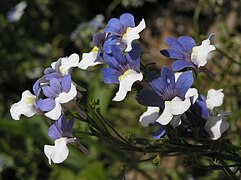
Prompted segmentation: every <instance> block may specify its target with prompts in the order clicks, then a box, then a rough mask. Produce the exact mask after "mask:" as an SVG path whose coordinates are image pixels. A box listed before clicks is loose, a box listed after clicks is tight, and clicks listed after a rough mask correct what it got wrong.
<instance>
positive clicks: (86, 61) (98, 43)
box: [78, 33, 107, 70]
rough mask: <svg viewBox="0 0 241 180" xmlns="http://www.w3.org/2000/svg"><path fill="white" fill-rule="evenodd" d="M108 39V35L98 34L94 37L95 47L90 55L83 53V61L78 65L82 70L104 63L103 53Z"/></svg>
mask: <svg viewBox="0 0 241 180" xmlns="http://www.w3.org/2000/svg"><path fill="white" fill-rule="evenodd" d="M106 37H107V34H106V33H97V34H95V35H94V37H93V44H94V45H95V46H94V47H93V49H92V50H91V51H90V52H89V53H83V55H82V59H81V61H80V63H79V64H78V67H79V68H80V69H83V70H86V69H87V68H88V67H90V66H95V65H97V64H101V63H102V59H101V56H100V55H101V53H102V51H103V47H102V46H103V42H104V41H105V39H106Z"/></svg>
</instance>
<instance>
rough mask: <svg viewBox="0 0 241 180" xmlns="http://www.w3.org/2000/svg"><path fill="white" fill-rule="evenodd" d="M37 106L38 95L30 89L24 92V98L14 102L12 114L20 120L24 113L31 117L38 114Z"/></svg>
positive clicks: (15, 118) (11, 109)
mask: <svg viewBox="0 0 241 180" xmlns="http://www.w3.org/2000/svg"><path fill="white" fill-rule="evenodd" d="M37 113H38V110H37V108H36V96H35V95H33V94H32V93H31V92H30V91H29V90H26V91H24V92H23V93H22V98H21V100H20V101H19V102H17V103H14V104H13V105H12V106H11V108H10V114H11V116H12V118H13V119H14V120H19V118H20V116H21V115H22V114H23V115H25V116H27V117H31V116H33V115H34V114H37Z"/></svg>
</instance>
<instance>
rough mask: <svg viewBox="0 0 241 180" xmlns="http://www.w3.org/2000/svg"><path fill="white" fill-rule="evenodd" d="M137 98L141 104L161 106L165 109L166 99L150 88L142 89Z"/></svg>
mask: <svg viewBox="0 0 241 180" xmlns="http://www.w3.org/2000/svg"><path fill="white" fill-rule="evenodd" d="M136 100H137V102H138V103H139V104H142V105H145V106H153V107H160V108H161V109H162V110H163V109H164V101H163V100H162V99H161V97H160V96H158V95H157V94H156V93H155V92H153V91H150V90H141V91H140V92H138V94H137V96H136Z"/></svg>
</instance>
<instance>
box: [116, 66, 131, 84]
mask: <svg viewBox="0 0 241 180" xmlns="http://www.w3.org/2000/svg"><path fill="white" fill-rule="evenodd" d="M130 71H131V69H128V70H126V71H125V72H124V73H123V74H122V75H120V76H119V77H118V80H119V81H121V80H122V78H123V77H125V76H126V75H127V74H129V73H130Z"/></svg>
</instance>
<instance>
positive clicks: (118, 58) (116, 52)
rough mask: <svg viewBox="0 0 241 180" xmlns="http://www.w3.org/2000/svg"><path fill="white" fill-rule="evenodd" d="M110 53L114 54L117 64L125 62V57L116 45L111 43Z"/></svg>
mask: <svg viewBox="0 0 241 180" xmlns="http://www.w3.org/2000/svg"><path fill="white" fill-rule="evenodd" d="M111 54H112V55H113V56H114V58H115V59H116V61H118V63H119V64H125V63H126V58H125V56H124V55H123V53H122V51H121V50H120V48H119V47H118V46H117V45H111Z"/></svg>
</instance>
